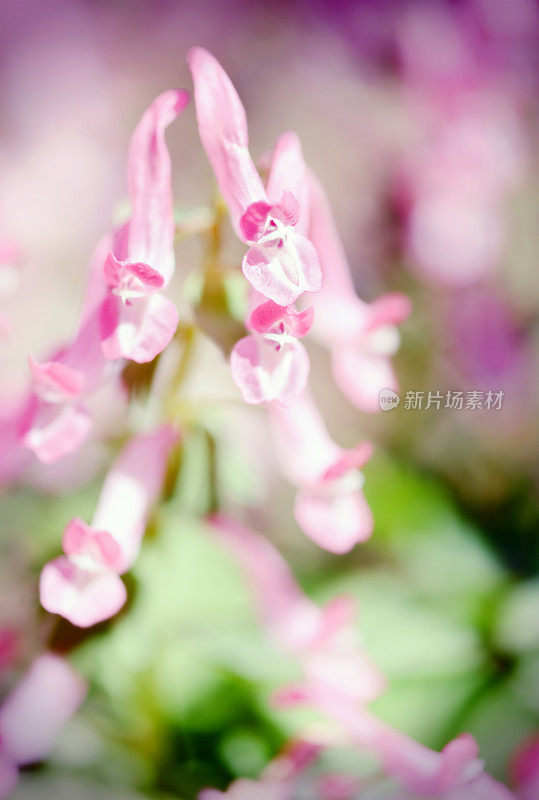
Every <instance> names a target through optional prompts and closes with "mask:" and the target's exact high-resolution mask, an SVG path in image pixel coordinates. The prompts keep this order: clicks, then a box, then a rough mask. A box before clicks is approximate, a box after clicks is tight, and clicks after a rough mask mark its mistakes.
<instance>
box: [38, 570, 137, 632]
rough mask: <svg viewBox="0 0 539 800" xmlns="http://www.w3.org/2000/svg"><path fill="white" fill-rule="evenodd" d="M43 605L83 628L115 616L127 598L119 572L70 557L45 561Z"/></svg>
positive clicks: (42, 579) (41, 592)
mask: <svg viewBox="0 0 539 800" xmlns="http://www.w3.org/2000/svg"><path fill="white" fill-rule="evenodd" d="M39 597H40V600H41V605H42V606H43V608H44V609H45V610H46V611H49V612H50V613H51V614H60V616H62V617H65V619H67V620H69V622H71V623H72V624H73V625H77V626H78V627H79V628H88V627H90V626H91V625H95V624H96V623H98V622H102V621H103V620H105V619H109V617H112V616H114V614H116V613H117V612H118V611H119V610H120V608H121V607H122V606H123V604H124V603H125V601H126V598H127V592H126V589H125V586H124V584H123V581H122V579H121V578H120V577H118V575H117V574H116V573H115V572H110V571H101V572H98V571H94V570H87V569H83V568H82V567H78V566H77V565H76V564H75V563H73V561H71V559H70V558H68V557H67V556H60V557H59V558H56V559H54V561H49V563H48V564H45V566H44V567H43V570H42V571H41V578H40V582H39Z"/></svg>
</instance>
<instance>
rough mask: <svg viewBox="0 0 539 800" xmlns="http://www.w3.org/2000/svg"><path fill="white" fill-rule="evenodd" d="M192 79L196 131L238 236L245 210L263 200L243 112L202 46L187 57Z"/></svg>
mask: <svg viewBox="0 0 539 800" xmlns="http://www.w3.org/2000/svg"><path fill="white" fill-rule="evenodd" d="M187 61H188V63H189V68H190V70H191V75H192V76H193V83H194V88H195V91H194V95H195V105H196V113H197V122H198V131H199V134H200V139H201V142H202V146H203V147H204V150H205V151H206V155H207V156H208V159H209V162H210V164H211V166H212V169H213V171H214V173H215V177H216V179H217V183H218V185H219V189H220V190H221V194H222V195H223V197H224V199H225V201H226V203H227V205H228V207H229V210H230V216H231V220H232V224H233V226H234V228H235V230H236V232H237V233H238V235H239V236H241V231H240V228H239V223H240V219H241V217H242V216H243V214H244V213H245V211H246V210H247V208H248V207H249V206H250V205H251V204H252V203H256V202H258V201H265V200H266V192H265V190H264V186H263V183H262V180H261V178H260V175H259V174H258V172H257V170H256V167H255V165H254V164H253V161H252V159H251V156H250V155H249V149H248V148H249V136H248V133H247V120H246V118H245V110H244V108H243V105H242V103H241V100H240V98H239V97H238V94H237V92H236V90H235V89H234V86H233V85H232V82H231V81H230V78H229V77H228V75H227V74H226V72H225V71H224V70H223V68H222V67H221V65H220V64H219V62H218V61H217V60H216V59H215V58H214V57H213V56H212V55H211V53H209V52H208V51H207V50H205V49H204V48H202V47H194V48H193V49H192V50H190V51H189V54H188V56H187Z"/></svg>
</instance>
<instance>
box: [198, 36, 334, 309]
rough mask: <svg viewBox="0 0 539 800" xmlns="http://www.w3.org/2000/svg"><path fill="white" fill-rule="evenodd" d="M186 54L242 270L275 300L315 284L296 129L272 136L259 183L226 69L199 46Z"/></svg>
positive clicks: (316, 268)
mask: <svg viewBox="0 0 539 800" xmlns="http://www.w3.org/2000/svg"><path fill="white" fill-rule="evenodd" d="M188 62H189V66H190V69H191V74H192V76H193V83H194V96H195V104H196V111H197V121H198V129H199V133H200V138H201V141H202V145H203V147H204V149H205V151H206V155H207V156H208V159H209V161H210V164H211V166H212V168H213V172H214V174H215V177H216V179H217V183H218V185H219V189H220V191H221V194H222V195H223V197H224V199H225V201H226V203H227V205H228V208H229V211H230V216H231V221H232V225H233V226H234V229H235V231H236V233H237V234H238V236H239V237H240V238H241V239H242V241H244V242H246V243H247V244H249V245H250V248H249V250H248V251H247V253H246V254H245V256H244V258H243V263H242V269H243V273H244V275H245V277H246V278H247V280H248V281H249V282H250V283H251V285H252V286H253V288H254V289H255V290H256V291H258V292H260V293H261V294H263V295H264V296H265V297H266V298H268V299H269V300H273V301H274V302H275V303H277V304H278V305H280V306H288V305H290V304H291V303H293V302H294V301H295V300H297V298H298V297H299V296H300V295H302V294H303V293H304V292H306V291H307V292H317V291H319V290H320V289H321V286H322V276H321V270H320V264H319V261H318V256H317V253H316V250H315V248H314V247H313V244H312V243H311V242H310V241H309V239H308V238H307V237H306V236H305V235H304V233H305V232H306V231H304V230H302V227H303V226H302V217H304V215H305V213H306V206H305V202H304V197H303V196H302V195H304V184H305V176H304V175H302V170H303V171H304V169H305V167H304V164H303V158H302V155H301V148H300V147H299V142H298V140H297V137H296V136H295V135H294V134H285V135H284V137H281V139H280V140H279V141H278V143H277V146H276V149H275V151H274V156H273V159H272V167H271V171H270V176H269V180H268V185H267V189H265V188H264V184H263V182H262V179H261V178H260V175H259V173H258V171H257V169H256V167H255V165H254V163H253V161H252V158H251V155H250V153H249V137H248V132H247V120H246V116H245V110H244V108H243V105H242V103H241V100H240V99H239V97H238V94H237V92H236V90H235V89H234V87H233V85H232V83H231V81H230V79H229V77H228V76H227V74H226V73H225V72H224V70H223V68H222V67H221V65H220V64H219V63H218V61H217V60H216V59H215V58H214V57H213V56H212V55H211V54H210V53H209V52H208V51H207V50H204V49H203V48H201V47H195V48H193V49H192V50H191V51H190V52H189V55H188ZM302 183H303V185H302ZM302 206H303V207H302Z"/></svg>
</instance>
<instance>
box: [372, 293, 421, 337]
mask: <svg viewBox="0 0 539 800" xmlns="http://www.w3.org/2000/svg"><path fill="white" fill-rule="evenodd" d="M411 312H412V302H411V300H410V298H409V297H408V296H407V295H405V294H399V293H398V292H393V293H391V294H386V295H384V296H383V297H380V298H378V300H375V301H374V302H373V303H371V304H370V306H369V320H368V323H367V330H372V329H373V328H378V327H379V326H381V325H400V323H401V322H404V320H405V319H407V318H408V317H409V316H410V314H411Z"/></svg>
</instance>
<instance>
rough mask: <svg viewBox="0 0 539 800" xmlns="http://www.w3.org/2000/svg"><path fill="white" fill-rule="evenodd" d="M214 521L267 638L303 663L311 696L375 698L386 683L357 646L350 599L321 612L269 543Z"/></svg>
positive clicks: (341, 599)
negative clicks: (325, 692) (322, 691)
mask: <svg viewBox="0 0 539 800" xmlns="http://www.w3.org/2000/svg"><path fill="white" fill-rule="evenodd" d="M210 522H211V524H212V526H213V527H214V529H215V531H216V532H217V534H218V538H219V540H220V541H221V542H223V544H224V545H225V546H226V547H227V548H228V549H229V550H231V552H232V553H233V555H234V556H235V558H237V560H238V561H239V563H240V565H241V566H242V568H243V570H244V571H245V574H246V577H247V579H248V582H249V585H250V587H251V589H252V591H253V594H254V596H255V599H256V603H257V606H258V609H259V613H260V616H261V619H262V622H263V624H264V626H265V627H266V629H267V630H268V632H269V634H270V635H271V636H272V637H273V638H274V639H275V641H276V642H277V643H278V644H279V645H280V646H281V647H282V648H283V649H285V650H287V651H288V652H290V653H291V654H292V655H294V656H296V657H297V658H298V659H299V660H300V663H301V666H302V669H303V672H304V676H305V683H306V685H307V686H309V687H312V688H313V692H316V691H317V687H319V686H322V687H326V686H330V687H333V688H334V689H335V690H336V691H339V692H341V693H343V694H345V695H346V696H347V697H348V698H349V699H350V700H351V701H352V700H353V701H357V702H367V701H369V700H373V699H374V698H375V697H377V696H378V695H379V694H380V692H381V691H382V690H383V689H384V687H385V681H384V679H383V677H382V676H381V674H380V673H379V672H378V670H377V669H376V668H375V667H374V666H373V664H372V663H371V661H370V660H369V658H368V656H367V655H366V653H365V651H364V650H363V648H362V647H361V644H360V642H359V641H358V636H357V631H356V629H355V619H354V617H355V611H354V607H353V603H352V602H351V601H350V599H349V598H347V597H339V598H336V599H334V600H332V601H331V602H329V603H328V604H327V605H326V606H324V607H323V608H319V607H318V606H317V605H316V604H315V603H314V602H313V601H312V600H310V599H309V598H308V597H306V595H304V594H303V592H302V591H301V589H300V588H299V586H298V585H297V583H296V581H295V579H294V576H293V574H292V571H291V570H290V568H289V566H288V564H287V563H286V561H285V560H284V558H283V557H282V556H281V555H280V554H279V553H278V552H277V550H275V548H274V547H273V546H272V545H271V544H270V543H269V542H268V541H267V540H266V539H263V538H262V537H261V536H258V535H257V534H255V533H253V532H252V531H250V530H248V529H247V528H245V527H243V526H242V525H240V524H239V523H237V522H235V521H234V520H231V519H230V518H228V517H226V516H224V515H222V514H216V515H214V516H212V517H211V518H210Z"/></svg>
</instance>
